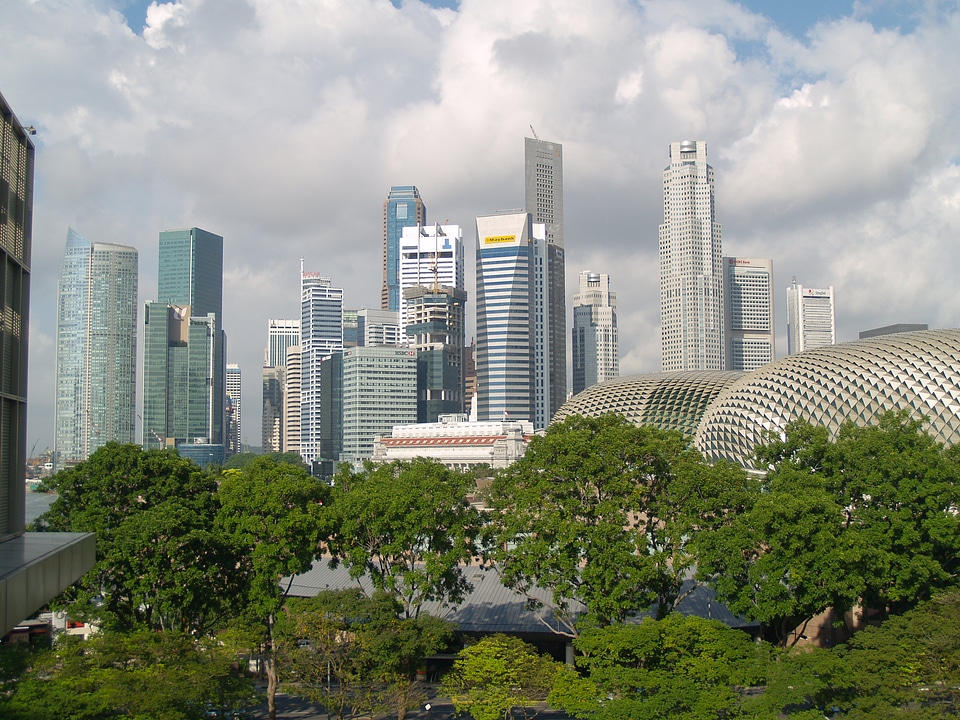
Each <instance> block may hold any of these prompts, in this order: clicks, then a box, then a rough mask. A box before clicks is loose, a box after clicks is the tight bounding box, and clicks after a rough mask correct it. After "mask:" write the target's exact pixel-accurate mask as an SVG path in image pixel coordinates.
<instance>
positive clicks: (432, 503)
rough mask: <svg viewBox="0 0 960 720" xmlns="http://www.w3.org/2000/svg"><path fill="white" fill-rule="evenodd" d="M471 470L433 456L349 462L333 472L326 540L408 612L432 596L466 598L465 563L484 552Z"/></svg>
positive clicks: (356, 573)
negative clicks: (359, 466) (357, 467)
mask: <svg viewBox="0 0 960 720" xmlns="http://www.w3.org/2000/svg"><path fill="white" fill-rule="evenodd" d="M471 489H472V484H471V482H470V481H469V479H468V478H466V477H465V476H463V475H461V474H459V473H455V472H453V471H451V470H449V469H447V468H446V467H445V466H443V465H442V464H440V463H438V462H436V461H433V460H426V459H422V458H421V459H416V460H413V461H410V462H400V461H397V462H394V463H390V464H386V465H377V466H373V465H368V466H367V467H366V468H365V469H364V470H362V471H360V472H355V471H353V470H351V469H349V468H344V469H342V470H341V471H340V472H339V473H338V474H337V476H336V478H335V480H334V489H333V503H332V507H331V533H330V537H329V540H328V543H327V547H328V549H329V552H330V554H331V556H332V557H333V562H334V563H338V562H342V563H343V564H345V565H346V566H347V567H348V568H349V569H350V575H351V577H353V578H360V577H362V576H363V575H364V574H367V573H369V574H370V577H371V579H372V581H373V585H374V587H375V588H377V589H378V590H382V591H385V592H388V593H390V594H392V595H394V596H395V597H396V598H397V599H398V600H399V601H400V603H401V605H402V607H403V614H404V616H406V617H417V616H418V615H419V613H420V609H421V607H422V606H423V604H424V603H425V602H427V601H429V600H435V601H439V602H440V603H443V604H448V603H449V604H453V605H456V604H458V603H460V602H461V601H462V600H463V598H464V596H465V594H466V593H467V592H468V591H469V590H470V584H469V583H468V582H467V580H466V578H465V576H464V573H463V570H462V565H464V564H467V563H469V562H470V561H471V559H473V557H474V556H475V555H476V554H477V550H476V548H475V540H476V537H477V534H478V533H479V529H480V514H479V513H478V512H477V510H476V509H474V508H473V507H472V506H471V505H470V503H469V501H468V499H467V493H468V492H469V491H470V490H471Z"/></svg>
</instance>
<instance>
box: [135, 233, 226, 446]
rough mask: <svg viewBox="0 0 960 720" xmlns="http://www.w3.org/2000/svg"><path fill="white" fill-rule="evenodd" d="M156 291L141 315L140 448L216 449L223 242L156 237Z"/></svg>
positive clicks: (220, 417) (220, 411) (220, 408)
mask: <svg viewBox="0 0 960 720" xmlns="http://www.w3.org/2000/svg"><path fill="white" fill-rule="evenodd" d="M157 292H158V296H159V300H158V301H156V302H148V303H147V304H146V307H145V310H144V347H143V445H144V447H147V448H154V447H164V446H167V445H173V444H178V443H184V442H186V443H201V444H204V443H205V444H210V445H223V444H224V440H225V438H224V427H223V426H224V401H225V398H226V390H225V386H224V376H225V373H226V368H225V365H224V345H225V337H224V333H223V329H222V327H221V318H222V312H223V238H222V237H220V236H219V235H214V234H213V233H210V232H207V231H206V230H201V229H199V228H190V229H187V230H168V231H164V232H161V233H160V264H159V278H158V283H157Z"/></svg>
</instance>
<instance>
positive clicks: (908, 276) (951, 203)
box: [0, 0, 960, 447]
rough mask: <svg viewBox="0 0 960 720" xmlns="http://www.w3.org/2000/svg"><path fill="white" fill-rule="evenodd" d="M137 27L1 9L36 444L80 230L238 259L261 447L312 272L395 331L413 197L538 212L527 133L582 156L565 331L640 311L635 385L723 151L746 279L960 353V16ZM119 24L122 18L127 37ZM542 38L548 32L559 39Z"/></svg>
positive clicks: (572, 3)
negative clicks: (805, 292)
mask: <svg viewBox="0 0 960 720" xmlns="http://www.w3.org/2000/svg"><path fill="white" fill-rule="evenodd" d="M146 7H147V3H145V2H142V0H140V1H138V2H124V0H70V1H69V2H62V1H60V0H6V1H5V2H2V3H0V47H3V48H4V49H5V53H4V62H3V63H0V92H2V93H3V95H4V97H5V98H6V99H7V101H8V102H10V104H11V105H12V106H13V109H14V112H15V113H16V114H17V116H18V117H19V118H20V119H21V121H23V122H24V123H25V124H28V125H35V126H36V127H37V129H38V133H37V135H36V137H35V138H34V140H35V141H36V144H37V176H36V198H35V208H34V209H35V212H34V252H33V274H32V278H31V282H32V301H31V317H30V371H29V373H30V375H29V380H30V387H29V418H28V424H29V441H30V444H31V445H32V444H33V441H34V440H38V442H39V443H40V446H41V447H43V446H44V445H47V444H50V443H51V442H52V434H53V425H52V414H53V404H54V398H53V386H54V376H55V367H56V363H55V355H56V353H55V336H56V308H55V298H56V286H57V274H58V269H59V265H60V261H61V259H62V256H63V250H64V243H65V240H66V235H67V228H68V227H73V228H74V229H75V230H77V231H78V232H80V233H81V234H83V235H84V236H86V237H88V238H89V239H91V240H93V241H98V242H114V243H121V244H127V245H133V246H135V247H137V248H138V249H139V250H140V301H141V305H142V303H143V302H145V301H147V300H151V299H154V295H155V293H156V265H157V236H158V232H159V231H160V230H164V229H169V228H178V227H190V226H194V225H196V226H199V227H202V228H204V229H207V230H210V231H213V232H216V233H218V234H221V235H223V236H224V239H225V243H224V245H225V258H224V266H225V279H224V323H223V324H224V328H225V330H226V332H227V335H228V346H227V347H228V350H227V352H228V360H229V361H230V362H237V363H239V364H240V366H241V368H242V370H243V376H244V384H243V392H244V402H243V435H244V437H245V438H247V439H248V440H249V441H250V442H252V443H254V444H258V442H259V437H260V427H259V424H260V417H259V414H260V412H259V408H260V398H259V395H260V365H261V363H262V358H263V347H264V345H265V343H266V327H267V320H268V318H276V319H280V318H289V317H296V316H297V314H298V306H299V298H298V296H297V278H298V271H299V264H300V258H301V257H303V258H304V264H305V268H306V269H307V270H308V271H319V272H322V273H323V274H324V275H328V276H329V277H331V279H332V280H333V282H334V283H335V284H336V285H337V286H339V287H343V288H344V296H345V302H346V304H347V306H348V307H352V308H362V307H370V308H373V307H378V306H379V294H380V293H379V291H380V282H381V277H380V268H381V257H380V253H381V232H382V231H381V226H382V218H381V212H382V211H381V207H382V203H383V199H384V197H385V196H386V194H387V192H388V190H389V188H390V186H391V185H416V186H417V187H418V188H419V189H420V191H421V194H422V195H423V197H424V200H425V203H426V205H427V215H428V221H433V220H441V221H443V220H447V219H448V220H449V221H450V222H451V223H457V224H459V225H460V226H461V227H462V228H463V236H464V241H465V246H466V247H467V249H468V261H467V268H466V277H467V285H468V287H467V292H468V296H469V297H468V314H469V310H470V307H472V305H470V304H471V303H472V301H473V286H472V272H473V266H472V259H471V257H470V255H471V254H470V250H471V249H472V248H473V243H474V241H475V240H474V232H475V230H474V218H475V217H476V216H477V215H479V214H484V213H488V212H492V211H496V210H500V209H506V208H517V207H520V206H521V205H522V203H523V189H522V181H523V137H524V135H526V134H528V133H529V127H530V126H531V125H532V126H533V127H535V128H536V131H537V134H538V135H539V136H540V137H542V138H544V139H547V140H552V141H555V142H560V143H562V144H563V152H564V193H565V194H564V223H565V237H566V238H567V240H566V262H567V290H568V293H567V294H568V305H569V300H570V297H571V296H572V294H573V292H574V288H575V287H576V278H577V275H578V273H579V272H580V271H581V270H592V271H594V272H608V273H609V274H610V275H611V283H612V289H613V290H614V291H615V292H617V294H618V318H619V334H620V351H621V352H620V354H621V372H622V373H623V374H632V373H640V372H647V371H655V370H659V368H660V344H659V324H660V317H659V297H658V292H659V288H658V280H659V278H658V260H657V258H658V249H657V235H658V230H657V229H658V225H659V223H660V222H662V218H663V198H662V171H663V168H664V166H665V165H666V163H667V148H668V146H669V144H670V142H671V141H675V140H683V139H703V140H706V141H707V144H708V159H709V161H710V162H711V164H712V165H713V166H714V169H715V176H716V208H717V220H718V222H720V224H721V225H722V227H723V251H724V254H727V255H740V256H743V257H761V258H772V260H773V263H774V276H775V285H776V287H777V293H776V295H775V302H776V305H777V323H778V342H779V350H780V353H781V354H782V353H783V352H785V348H786V343H785V340H784V325H785V323H784V311H783V307H784V304H783V298H784V289H785V288H786V286H787V285H788V284H789V282H790V279H791V278H792V277H793V276H796V277H797V279H798V282H800V283H802V284H803V285H805V286H808V287H825V286H828V285H833V286H835V291H836V298H837V327H838V336H839V337H840V339H841V340H850V339H854V338H856V336H857V333H858V332H859V331H860V330H863V329H867V328H871V327H879V326H882V325H889V324H893V323H898V322H918V323H928V324H929V325H930V326H931V327H957V326H960V284H958V283H957V282H956V278H957V277H958V276H960V243H957V241H956V239H957V238H958V237H960V168H958V163H957V158H958V157H960V77H958V74H957V73H955V72H945V71H944V69H945V68H947V69H950V68H956V67H960V8H958V2H957V0H926V1H923V2H919V1H918V2H895V1H885V0H861V1H860V2H856V3H853V2H825V1H823V0H820V1H814V2H809V1H808V2H776V3H774V2H759V0H751V1H750V2H745V3H739V4H738V3H734V2H731V1H729V0H655V1H651V2H640V1H639V0H589V1H588V0H463V1H462V2H460V3H459V4H456V5H455V6H454V9H451V8H449V7H445V8H436V7H429V6H425V5H423V4H420V3H412V2H407V3H405V4H400V5H397V4H393V5H391V4H389V3H387V2H385V0H300V1H299V2H297V1H295V0H249V2H246V3H240V2H235V1H233V0H180V1H179V2H177V3H166V4H163V5H160V6H158V7H157V9H156V10H155V12H154V13H153V15H152V19H151V23H150V25H149V26H146V27H145V22H146ZM117 9H122V10H123V11H124V12H125V13H126V16H125V17H126V18H127V19H125V18H124V17H121V16H119V15H117V13H116V10H117ZM544 18H548V19H549V21H548V22H544Z"/></svg>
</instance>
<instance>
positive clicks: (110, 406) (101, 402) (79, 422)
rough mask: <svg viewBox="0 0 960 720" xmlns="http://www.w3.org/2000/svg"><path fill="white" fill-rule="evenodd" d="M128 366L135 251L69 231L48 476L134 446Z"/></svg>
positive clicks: (132, 347) (132, 375)
mask: <svg viewBox="0 0 960 720" xmlns="http://www.w3.org/2000/svg"><path fill="white" fill-rule="evenodd" d="M136 365H137V251H136V249H135V248H132V247H127V246H126V245H114V244H111V243H94V242H90V241H89V240H87V239H86V238H85V237H83V236H82V235H80V234H79V233H78V232H76V231H75V230H73V229H70V230H68V231H67V246H66V250H65V252H64V255H63V263H62V264H61V266H60V281H59V285H58V290H57V381H56V382H57V386H56V387H57V404H56V414H55V416H54V426H55V430H54V454H53V457H54V467H55V469H60V468H61V467H66V466H69V465H75V464H76V463H78V462H81V461H83V460H86V459H87V458H88V457H89V456H90V454H91V453H93V452H95V451H96V450H97V448H99V447H101V446H102V445H105V444H106V443H108V442H110V441H113V440H115V441H117V442H122V443H131V442H134V433H135V422H136V412H137V406H136V405H137V403H136V400H137V392H136V387H137V386H136Z"/></svg>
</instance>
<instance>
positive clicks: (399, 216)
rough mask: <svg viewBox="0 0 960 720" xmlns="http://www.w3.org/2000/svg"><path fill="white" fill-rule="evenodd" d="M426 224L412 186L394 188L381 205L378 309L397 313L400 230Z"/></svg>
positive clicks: (398, 302) (416, 191)
mask: <svg viewBox="0 0 960 720" xmlns="http://www.w3.org/2000/svg"><path fill="white" fill-rule="evenodd" d="M426 224H427V208H426V206H425V205H424V204H423V199H422V198H421V197H420V191H419V190H417V188H416V187H415V186H413V185H395V186H393V187H392V188H390V193H389V194H388V195H387V199H386V200H384V202H383V286H382V287H381V289H380V308H381V309H383V310H393V311H394V312H399V310H400V300H401V297H402V293H401V292H400V236H401V235H402V234H403V228H405V227H416V226H417V225H426Z"/></svg>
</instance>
